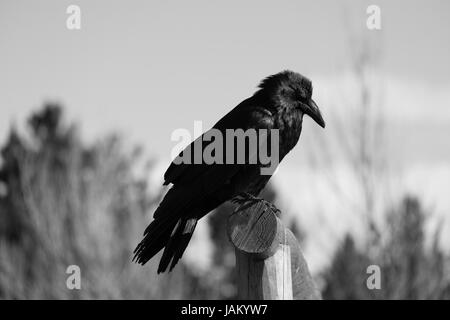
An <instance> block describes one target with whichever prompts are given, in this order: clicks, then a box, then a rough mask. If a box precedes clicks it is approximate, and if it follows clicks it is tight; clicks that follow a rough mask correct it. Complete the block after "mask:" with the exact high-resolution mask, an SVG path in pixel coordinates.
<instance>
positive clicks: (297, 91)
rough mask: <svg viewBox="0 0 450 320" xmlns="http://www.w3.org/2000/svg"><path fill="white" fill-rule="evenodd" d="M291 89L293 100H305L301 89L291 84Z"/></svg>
mask: <svg viewBox="0 0 450 320" xmlns="http://www.w3.org/2000/svg"><path fill="white" fill-rule="evenodd" d="M290 88H291V89H292V94H293V96H294V99H295V100H305V99H306V97H305V94H304V93H303V92H302V90H300V89H298V88H295V87H293V86H291V87H290Z"/></svg>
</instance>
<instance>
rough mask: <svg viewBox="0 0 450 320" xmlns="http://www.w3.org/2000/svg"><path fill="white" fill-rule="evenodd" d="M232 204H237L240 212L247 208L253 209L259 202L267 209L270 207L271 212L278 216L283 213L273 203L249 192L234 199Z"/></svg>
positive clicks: (241, 193)
mask: <svg viewBox="0 0 450 320" xmlns="http://www.w3.org/2000/svg"><path fill="white" fill-rule="evenodd" d="M231 202H233V203H235V204H237V205H238V206H239V207H238V211H241V210H244V209H246V208H249V207H251V206H252V205H254V204H256V203H257V202H263V203H264V204H265V205H266V207H268V208H269V209H270V210H272V211H273V213H275V214H276V215H279V214H280V213H281V211H280V209H278V208H277V207H276V206H275V205H274V204H273V203H271V202H269V201H267V200H264V199H262V198H258V197H256V196H254V195H252V194H250V193H247V192H240V193H239V194H238V195H237V196H236V197H234V198H233V199H232V200H231Z"/></svg>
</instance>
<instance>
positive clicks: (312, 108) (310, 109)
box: [305, 99, 325, 128]
mask: <svg viewBox="0 0 450 320" xmlns="http://www.w3.org/2000/svg"><path fill="white" fill-rule="evenodd" d="M305 107H306V110H305V113H306V114H307V115H308V116H310V117H311V118H312V119H313V120H314V121H315V122H317V124H318V125H319V126H321V127H322V128H325V121H324V120H323V118H322V114H321V113H320V110H319V107H318V106H317V104H316V103H315V102H314V101H313V100H312V99H309V101H308V103H307V104H305Z"/></svg>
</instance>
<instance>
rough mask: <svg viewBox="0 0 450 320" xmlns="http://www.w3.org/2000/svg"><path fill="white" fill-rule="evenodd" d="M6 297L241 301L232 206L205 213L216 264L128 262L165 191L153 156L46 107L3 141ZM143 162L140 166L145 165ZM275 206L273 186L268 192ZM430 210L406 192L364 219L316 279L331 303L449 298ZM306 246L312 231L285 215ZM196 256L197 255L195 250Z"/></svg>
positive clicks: (1, 275)
mask: <svg viewBox="0 0 450 320" xmlns="http://www.w3.org/2000/svg"><path fill="white" fill-rule="evenodd" d="M1 157H2V162H1V166H0V298H6V299H36V298H45V299H47V298H50V299H99V298H102V299H179V298H187V299H230V298H236V287H235V283H234V253H233V248H232V247H231V246H230V244H229V242H228V240H227V238H226V235H225V231H224V228H223V226H224V224H225V223H226V220H225V219H226V217H227V213H228V212H230V210H232V207H231V205H229V204H225V205H223V206H222V207H220V208H218V209H217V210H216V212H215V213H214V214H212V215H210V217H209V218H207V221H208V224H209V239H210V241H211V244H212V248H213V250H212V261H211V265H210V266H209V269H208V270H207V271H205V272H203V273H199V272H196V271H195V269H193V268H191V267H190V265H189V264H188V263H186V262H185V261H184V260H182V262H181V264H180V265H179V266H178V267H177V268H176V269H175V271H174V272H173V273H171V274H169V275H160V276H157V275H156V269H155V261H156V260H157V259H155V260H153V261H151V262H150V263H149V265H146V266H145V267H141V266H138V265H136V264H134V263H132V262H131V256H132V250H133V248H134V247H135V245H136V243H137V241H138V240H139V237H140V235H141V233H142V231H143V226H145V225H146V224H147V223H148V219H149V216H150V214H151V212H152V211H153V208H154V206H155V204H157V202H158V201H159V200H160V198H161V196H162V194H163V192H164V191H163V189H162V188H161V189H158V190H149V186H148V183H147V177H148V174H149V172H150V171H151V170H152V169H153V166H152V163H151V162H150V163H149V164H148V165H141V163H142V161H143V160H145V159H142V152H141V150H140V149H139V148H131V149H129V148H126V146H125V144H124V142H123V141H122V140H121V139H120V138H119V137H117V136H114V135H112V136H106V137H105V138H103V139H101V140H99V141H97V142H96V143H94V144H93V145H89V146H88V145H85V144H84V143H83V142H82V141H81V140H80V138H79V133H78V129H77V127H76V126H75V125H73V124H70V123H65V122H64V119H63V109H62V108H61V107H60V106H58V105H54V104H47V105H45V106H44V107H43V108H42V109H41V110H39V111H38V112H36V113H34V114H32V115H31V116H30V117H29V120H28V123H27V131H26V132H24V133H19V132H18V130H17V129H15V128H14V127H13V128H12V129H11V132H10V135H9V139H8V140H7V141H6V143H5V145H4V146H2V148H1ZM138 168H141V169H138ZM263 196H264V197H265V198H266V199H267V200H269V201H276V190H275V189H274V188H273V186H272V185H270V186H269V188H267V190H266V191H265V192H264V195H263ZM430 216H431V213H430V212H428V211H427V210H426V209H425V208H423V206H422V204H421V201H420V198H418V197H416V196H412V195H406V196H405V197H404V198H403V199H401V200H400V201H399V203H398V204H397V205H395V206H393V207H392V208H389V209H388V210H387V212H386V214H385V215H384V221H383V223H381V224H379V225H380V226H377V225H376V224H374V223H373V221H371V220H370V219H369V220H367V224H366V227H367V230H366V231H365V232H367V233H370V234H371V236H369V237H367V239H368V241H366V242H365V243H362V244H361V243H360V241H359V242H358V240H357V239H355V238H354V237H353V236H352V235H351V234H348V235H347V236H346V237H345V238H344V239H343V240H342V242H341V244H340V246H339V247H338V249H337V250H336V252H335V255H334V257H333V259H331V262H330V264H329V266H328V267H327V268H326V270H324V271H323V272H322V273H321V274H318V275H315V276H316V279H317V283H318V285H319V286H320V288H321V289H322V293H323V297H324V299H350V298H351V299H428V298H433V299H448V298H450V279H449V272H448V271H449V256H448V255H446V254H445V253H444V252H443V251H441V249H440V248H439V246H438V244H437V243H438V238H439V229H437V230H436V231H435V232H434V233H433V236H432V241H431V242H430V241H426V237H425V236H424V228H425V226H426V223H427V220H428V219H429V217H430ZM286 223H287V224H288V225H289V226H290V228H291V229H292V230H293V231H294V233H295V234H296V236H297V238H298V239H299V240H300V242H301V243H302V241H303V239H305V237H307V236H308V234H307V233H306V232H305V231H304V230H301V229H300V227H299V226H298V225H297V224H296V223H295V222H289V221H286ZM199 254H201V253H199ZM71 264H77V265H79V266H80V268H81V272H82V290H68V289H67V287H66V278H67V276H68V275H67V274H66V268H67V266H69V265H71ZM371 264H375V265H378V266H380V268H381V270H382V273H381V275H382V288H381V289H380V290H369V289H368V288H367V286H366V280H367V277H368V274H367V273H366V270H367V267H368V266H369V265H371Z"/></svg>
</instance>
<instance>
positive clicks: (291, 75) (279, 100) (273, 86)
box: [259, 70, 325, 128]
mask: <svg viewBox="0 0 450 320" xmlns="http://www.w3.org/2000/svg"><path fill="white" fill-rule="evenodd" d="M259 88H261V90H260V92H264V93H265V94H267V95H268V96H269V97H270V99H271V100H272V102H273V103H274V104H275V105H277V106H279V107H282V108H283V109H285V108H295V109H299V110H301V111H302V112H303V113H304V114H307V115H308V116H310V117H311V118H312V119H313V120H314V121H315V122H317V124H318V125H319V126H321V127H322V128H325V121H324V120H323V118H322V115H321V113H320V110H319V107H318V106H317V105H316V103H315V102H314V101H313V100H312V98H311V96H312V84H311V81H310V80H309V79H308V78H306V77H304V76H302V75H301V74H299V73H296V72H292V71H289V70H286V71H282V72H280V73H277V74H274V75H272V76H269V77H267V78H266V79H264V80H263V81H262V82H261V83H260V85H259Z"/></svg>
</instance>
